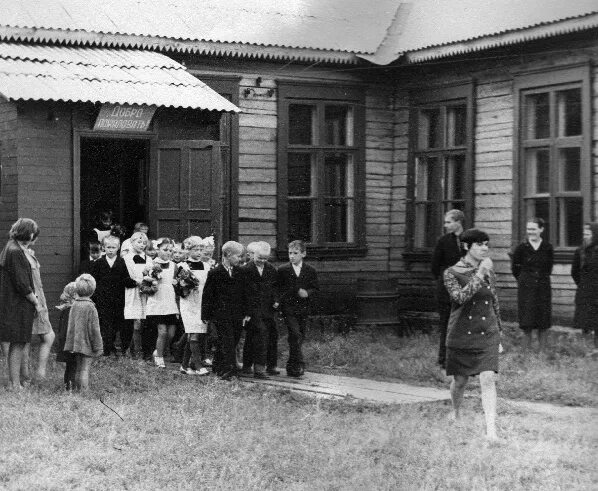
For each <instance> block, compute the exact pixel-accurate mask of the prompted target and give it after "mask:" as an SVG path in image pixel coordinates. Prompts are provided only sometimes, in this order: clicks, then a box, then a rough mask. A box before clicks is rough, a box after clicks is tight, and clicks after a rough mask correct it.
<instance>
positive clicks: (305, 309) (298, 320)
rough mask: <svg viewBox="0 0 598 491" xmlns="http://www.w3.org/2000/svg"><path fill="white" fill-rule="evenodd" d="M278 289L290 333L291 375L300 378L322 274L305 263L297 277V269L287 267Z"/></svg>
mask: <svg viewBox="0 0 598 491" xmlns="http://www.w3.org/2000/svg"><path fill="white" fill-rule="evenodd" d="M277 286H278V295H279V298H280V309H281V311H282V315H283V317H284V320H285V324H286V326H287V329H288V333H289V334H288V339H289V359H288V361H287V366H286V369H287V374H288V375H291V376H300V375H302V374H303V371H304V369H305V362H304V360H303V353H302V345H303V340H304V339H305V327H306V324H307V316H308V315H309V308H310V303H311V300H312V296H313V295H314V294H316V293H317V292H318V290H319V284H318V274H317V272H316V270H315V269H314V268H313V267H312V266H310V265H309V264H306V263H305V262H304V263H302V265H301V271H300V273H299V276H297V274H296V273H295V269H294V268H293V265H292V264H291V263H287V264H284V265H282V266H280V268H278V275H277ZM301 288H303V289H304V290H306V291H307V293H308V297H307V298H301V297H300V296H299V290H300V289H301Z"/></svg>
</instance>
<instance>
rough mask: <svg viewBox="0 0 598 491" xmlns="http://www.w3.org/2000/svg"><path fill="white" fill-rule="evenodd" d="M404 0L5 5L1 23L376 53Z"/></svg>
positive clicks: (92, 0) (22, 1) (114, 0)
mask: <svg viewBox="0 0 598 491" xmlns="http://www.w3.org/2000/svg"><path fill="white" fill-rule="evenodd" d="M397 5H398V2H397V0H375V2H365V1H363V0H258V1H256V2H247V1H246V0H201V1H198V0H171V1H165V0H43V1H40V0H0V12H2V15H1V16H0V25H3V26H8V27H20V28H36V29H58V30H68V31H87V32H95V33H106V34H129V35H135V36H156V37H163V38H171V39H180V40H197V41H201V40H204V41H213V42H226V43H242V44H254V45H263V46H284V47H293V48H312V49H319V50H332V51H344V52H353V53H374V52H375V51H376V49H377V48H378V46H379V44H380V42H381V41H382V39H383V38H384V35H385V33H386V29H387V27H388V26H389V24H390V21H391V19H392V18H393V16H394V12H395V10H396V8H397Z"/></svg>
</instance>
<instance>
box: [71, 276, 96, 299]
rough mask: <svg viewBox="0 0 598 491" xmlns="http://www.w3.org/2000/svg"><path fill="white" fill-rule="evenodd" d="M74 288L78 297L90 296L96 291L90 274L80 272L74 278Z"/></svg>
mask: <svg viewBox="0 0 598 491" xmlns="http://www.w3.org/2000/svg"><path fill="white" fill-rule="evenodd" d="M75 289H76V291H77V295H79V296H80V297H91V296H92V295H93V293H94V292H95V291H96V280H95V279H94V277H93V276H91V275H90V274H82V275H81V276H79V277H78V278H77V279H76V280H75Z"/></svg>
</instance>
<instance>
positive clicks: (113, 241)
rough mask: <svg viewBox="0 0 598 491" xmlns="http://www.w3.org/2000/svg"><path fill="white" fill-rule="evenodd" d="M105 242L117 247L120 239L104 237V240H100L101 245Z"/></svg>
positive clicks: (114, 236) (112, 236)
mask: <svg viewBox="0 0 598 491" xmlns="http://www.w3.org/2000/svg"><path fill="white" fill-rule="evenodd" d="M107 242H110V243H112V244H116V245H117V246H119V245H120V237H117V236H116V235H106V237H104V239H103V240H102V245H104V246H105V245H106V243H107Z"/></svg>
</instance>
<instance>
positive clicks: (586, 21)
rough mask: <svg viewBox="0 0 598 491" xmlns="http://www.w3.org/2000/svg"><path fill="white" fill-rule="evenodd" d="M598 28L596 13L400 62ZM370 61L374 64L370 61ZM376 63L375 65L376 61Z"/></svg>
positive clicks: (410, 55)
mask: <svg viewBox="0 0 598 491" xmlns="http://www.w3.org/2000/svg"><path fill="white" fill-rule="evenodd" d="M596 27H598V12H593V13H591V14H589V15H585V16H583V17H574V18H570V19H565V20H562V21H556V22H551V23H550V24H542V25H536V26H532V27H527V28H524V29H518V30H515V31H509V32H504V33H499V34H494V35H489V36H483V37H479V38H475V39H469V40H464V41H460V42H456V43H451V44H445V45H439V46H430V47H428V48H422V49H418V50H414V51H407V52H404V53H398V54H397V58H398V57H400V56H403V55H404V56H405V60H406V62H407V63H421V62H425V61H431V60H437V59H440V58H446V57H449V56H455V55H461V54H466V53H471V52H476V51H482V50H485V49H491V48H499V47H502V46H509V45H512V44H517V43H522V42H527V41H534V40H537V39H543V38H547V37H551V36H559V35H563V34H571V33H573V32H579V31H584V30H588V29H593V28H596ZM370 61H372V59H371V58H370ZM373 62H374V63H375V61H373Z"/></svg>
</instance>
